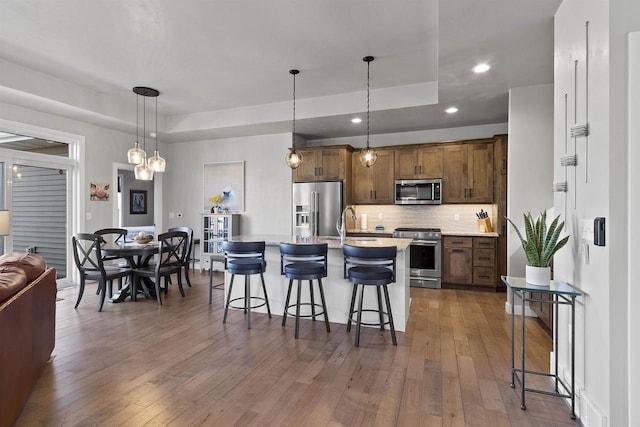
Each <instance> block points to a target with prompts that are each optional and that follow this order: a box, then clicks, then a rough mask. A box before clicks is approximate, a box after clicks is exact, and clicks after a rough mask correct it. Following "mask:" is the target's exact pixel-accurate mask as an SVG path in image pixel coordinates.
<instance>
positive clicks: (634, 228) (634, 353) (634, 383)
mask: <svg viewBox="0 0 640 427" xmlns="http://www.w3.org/2000/svg"><path fill="white" fill-rule="evenodd" d="M628 75H629V76H640V32H634V33H631V34H630V35H629V74H628ZM638 164H640V79H637V78H631V79H629V161H628V165H629V178H628V181H627V182H628V184H629V213H630V214H629V221H628V224H629V236H636V237H637V236H640V221H638V212H640V186H639V185H637V184H638V183H640V168H639V167H637V165H638ZM631 165H635V167H631ZM632 183H634V184H635V185H631V184H632ZM629 259H632V260H638V259H640V239H637V238H632V239H629ZM629 277H630V278H637V277H640V263H638V262H630V263H629ZM629 285H630V286H629V298H628V299H627V302H626V307H627V310H628V311H629V321H628V323H627V327H628V330H629V359H628V361H629V402H630V405H629V420H630V421H631V422H632V423H633V424H638V423H639V422H640V420H639V419H638V416H637V415H636V416H634V415H633V412H632V411H631V408H635V407H637V406H638V404H639V403H640V365H639V364H638V363H637V360H638V359H639V358H640V328H638V325H640V310H631V303H632V302H633V301H638V298H640V289H638V287H637V286H632V285H631V283H630V281H629Z"/></svg>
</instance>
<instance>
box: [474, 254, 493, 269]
mask: <svg viewBox="0 0 640 427" xmlns="http://www.w3.org/2000/svg"><path fill="white" fill-rule="evenodd" d="M495 264H496V250H495V249H474V250H473V266H474V267H492V268H493V267H495Z"/></svg>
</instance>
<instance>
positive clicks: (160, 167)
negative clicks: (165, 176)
mask: <svg viewBox="0 0 640 427" xmlns="http://www.w3.org/2000/svg"><path fill="white" fill-rule="evenodd" d="M155 98H156V131H155V132H154V133H153V134H152V135H151V136H153V137H154V138H155V140H156V149H155V150H154V151H153V156H151V157H149V160H147V164H148V165H149V167H150V168H151V169H153V171H154V172H156V173H161V172H164V169H165V167H166V165H167V161H166V160H165V159H164V158H162V157H160V151H158V96H157V95H156V96H155Z"/></svg>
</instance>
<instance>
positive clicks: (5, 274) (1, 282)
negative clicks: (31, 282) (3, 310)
mask: <svg viewBox="0 0 640 427" xmlns="http://www.w3.org/2000/svg"><path fill="white" fill-rule="evenodd" d="M27 283H28V281H27V274H26V273H25V272H24V271H23V270H22V269H21V268H20V267H16V266H14V265H2V266H0V303H2V302H3V301H5V300H7V299H9V298H11V297H12V296H14V295H15V294H17V293H18V292H19V291H20V289H22V288H24V287H25V286H26V285H27Z"/></svg>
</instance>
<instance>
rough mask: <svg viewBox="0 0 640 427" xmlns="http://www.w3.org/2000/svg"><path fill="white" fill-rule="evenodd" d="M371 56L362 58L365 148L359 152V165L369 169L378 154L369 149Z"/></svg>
mask: <svg viewBox="0 0 640 427" xmlns="http://www.w3.org/2000/svg"><path fill="white" fill-rule="evenodd" d="M373 59H374V58H373V56H365V57H364V58H362V60H363V61H364V62H366V63H367V146H366V147H365V148H363V149H362V150H361V151H360V163H362V166H365V167H368V168H369V167H371V166H373V165H374V164H375V163H376V160H378V153H377V152H376V150H374V149H372V148H370V147H369V115H370V111H369V86H370V74H369V68H370V66H371V61H373Z"/></svg>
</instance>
